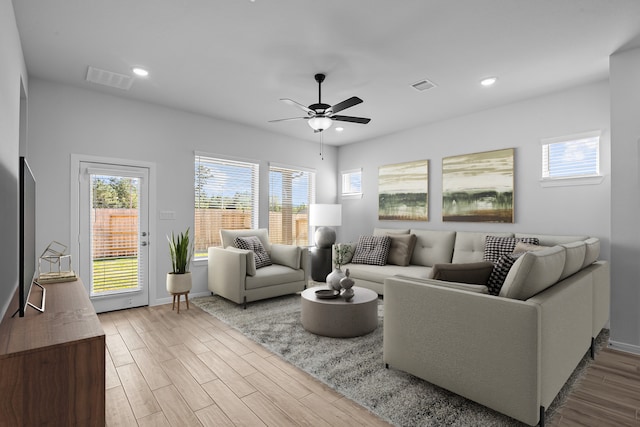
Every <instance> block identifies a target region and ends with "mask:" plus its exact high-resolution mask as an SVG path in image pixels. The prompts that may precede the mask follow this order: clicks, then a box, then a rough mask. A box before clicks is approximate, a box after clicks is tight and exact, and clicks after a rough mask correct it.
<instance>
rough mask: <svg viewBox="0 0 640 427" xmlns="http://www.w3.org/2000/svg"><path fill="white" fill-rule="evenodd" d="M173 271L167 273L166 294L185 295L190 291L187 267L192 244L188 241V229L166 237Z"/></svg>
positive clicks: (189, 262) (189, 275)
mask: <svg viewBox="0 0 640 427" xmlns="http://www.w3.org/2000/svg"><path fill="white" fill-rule="evenodd" d="M167 240H168V241H169V253H170V255H171V266H172V268H173V271H171V272H169V273H167V292H169V293H170V294H172V295H174V300H175V295H180V294H186V293H188V292H189V291H190V290H191V272H190V271H189V266H190V264H191V257H192V256H193V244H192V242H191V240H190V239H189V228H187V231H186V232H184V233H180V234H179V235H177V236H176V235H174V234H173V232H171V237H169V236H167Z"/></svg>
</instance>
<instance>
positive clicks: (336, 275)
mask: <svg viewBox="0 0 640 427" xmlns="http://www.w3.org/2000/svg"><path fill="white" fill-rule="evenodd" d="M350 251H351V247H350V246H349V245H343V244H341V243H336V244H334V245H333V255H334V257H333V264H334V265H335V268H334V269H333V271H332V272H331V273H329V274H328V275H327V278H326V279H325V280H326V283H327V286H329V287H330V288H332V289H335V290H338V291H339V290H340V289H341V287H340V280H342V279H343V278H344V277H345V275H344V273H343V272H342V270H341V269H340V267H341V266H342V265H343V264H345V261H346V259H347V256H348V255H349V252H350Z"/></svg>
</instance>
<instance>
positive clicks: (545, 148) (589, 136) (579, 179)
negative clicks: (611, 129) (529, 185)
mask: <svg viewBox="0 0 640 427" xmlns="http://www.w3.org/2000/svg"><path fill="white" fill-rule="evenodd" d="M593 139H596V142H597V150H596V159H595V162H596V165H595V166H596V172H595V173H593V174H584V175H578V174H576V175H568V176H549V163H550V159H549V147H550V146H551V145H553V144H562V143H571V142H580V141H581V140H585V141H584V142H585V143H590V142H592V141H590V140H593ZM601 140H602V132H601V131H599V130H596V131H589V132H581V133H576V134H571V135H564V136H559V137H552V138H543V139H541V140H540V148H541V161H542V164H541V168H540V170H541V178H540V185H541V186H542V187H559V186H569V185H594V184H600V183H601V182H602V181H603V180H604V176H603V175H602V172H601V167H600V158H601V154H600V150H601V145H602V144H601Z"/></svg>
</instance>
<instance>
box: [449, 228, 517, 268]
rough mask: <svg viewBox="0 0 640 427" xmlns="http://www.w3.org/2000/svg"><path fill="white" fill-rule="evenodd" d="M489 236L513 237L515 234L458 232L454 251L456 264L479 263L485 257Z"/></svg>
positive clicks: (453, 260)
mask: <svg viewBox="0 0 640 427" xmlns="http://www.w3.org/2000/svg"><path fill="white" fill-rule="evenodd" d="M487 236H499V237H513V233H481V232H474V231H458V232H457V233H456V239H455V246H454V249H453V259H452V262H454V263H465V262H479V261H482V260H483V257H484V243H485V240H486V239H487Z"/></svg>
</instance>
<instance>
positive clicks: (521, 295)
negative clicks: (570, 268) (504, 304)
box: [499, 246, 566, 301]
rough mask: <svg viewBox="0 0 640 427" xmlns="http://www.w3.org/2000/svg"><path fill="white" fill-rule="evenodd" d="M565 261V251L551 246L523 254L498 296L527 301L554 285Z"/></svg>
mask: <svg viewBox="0 0 640 427" xmlns="http://www.w3.org/2000/svg"><path fill="white" fill-rule="evenodd" d="M565 260H566V250H565V248H563V247H562V246H553V247H550V248H548V249H544V250H541V251H535V252H525V253H524V254H522V255H521V256H520V257H519V258H518V260H517V261H516V262H515V263H514V264H513V266H512V267H511V270H509V274H507V278H506V279H505V281H504V285H503V286H502V289H501V290H500V294H499V295H500V296H501V297H505V298H514V299H519V300H523V301H524V300H527V299H529V298H530V297H532V296H534V295H535V294H537V293H539V292H542V291H544V290H545V289H547V288H548V287H549V286H551V285H553V284H555V283H556V282H557V281H558V279H560V275H561V274H562V270H564V264H565Z"/></svg>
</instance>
